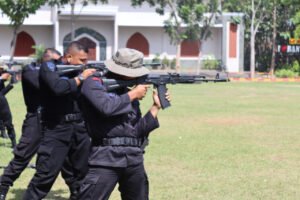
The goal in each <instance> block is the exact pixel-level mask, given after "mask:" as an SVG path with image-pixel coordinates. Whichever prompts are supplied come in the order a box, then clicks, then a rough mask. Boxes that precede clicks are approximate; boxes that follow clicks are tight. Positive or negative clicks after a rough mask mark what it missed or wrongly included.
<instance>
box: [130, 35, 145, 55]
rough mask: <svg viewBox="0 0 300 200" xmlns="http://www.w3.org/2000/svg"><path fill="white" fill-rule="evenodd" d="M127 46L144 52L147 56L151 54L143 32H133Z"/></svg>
mask: <svg viewBox="0 0 300 200" xmlns="http://www.w3.org/2000/svg"><path fill="white" fill-rule="evenodd" d="M126 47H127V48H131V49H136V50H138V51H140V52H142V53H143V54H144V55H145V56H149V43H148V40H147V39H146V38H145V37H144V36H143V35H142V34H141V33H135V34H133V35H132V36H131V37H130V38H129V40H128V41H127V44H126Z"/></svg>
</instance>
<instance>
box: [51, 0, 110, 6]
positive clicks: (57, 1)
mask: <svg viewBox="0 0 300 200" xmlns="http://www.w3.org/2000/svg"><path fill="white" fill-rule="evenodd" d="M47 2H48V3H49V5H51V6H55V5H56V6H63V5H65V4H71V3H76V2H77V0H47ZM80 2H81V3H82V5H83V6H86V5H88V3H93V4H97V3H98V2H101V3H108V0H83V1H80Z"/></svg>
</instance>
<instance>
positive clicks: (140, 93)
mask: <svg viewBox="0 0 300 200" xmlns="http://www.w3.org/2000/svg"><path fill="white" fill-rule="evenodd" d="M149 87H150V86H149V85H137V86H136V87H135V88H133V89H132V90H130V91H129V92H128V96H129V98H130V101H133V100H136V99H138V100H142V99H143V98H144V97H145V96H146V94H147V91H148V88H149Z"/></svg>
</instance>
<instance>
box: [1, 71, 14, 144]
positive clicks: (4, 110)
mask: <svg viewBox="0 0 300 200" xmlns="http://www.w3.org/2000/svg"><path fill="white" fill-rule="evenodd" d="M10 77H11V75H10V73H9V72H8V71H7V70H6V69H5V67H4V66H0V120H1V121H2V123H1V124H2V125H3V126H2V128H1V137H4V138H6V137H7V136H6V133H5V129H6V130H7V134H8V137H9V139H10V140H11V147H12V148H14V147H15V146H16V133H15V129H14V125H13V122H12V114H11V111H10V107H9V104H8V101H7V99H6V97H5V94H7V93H8V92H9V91H10V90H11V89H12V88H13V85H12V83H13V82H10V83H9V84H8V85H7V86H5V84H4V82H6V81H7V80H8V79H9V78H10ZM11 81H13V79H11Z"/></svg>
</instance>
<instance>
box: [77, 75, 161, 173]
mask: <svg viewBox="0 0 300 200" xmlns="http://www.w3.org/2000/svg"><path fill="white" fill-rule="evenodd" d="M81 93H82V97H83V112H84V117H85V121H86V123H87V126H88V131H89V135H90V136H91V138H92V142H93V141H96V142H97V141H100V140H101V139H102V138H114V137H131V138H144V137H147V136H148V134H149V133H150V132H151V131H152V130H154V129H155V128H157V127H158V126H159V124H158V120H157V118H154V117H153V116H152V114H151V113H150V112H148V113H147V114H146V115H145V116H144V117H141V112H140V109H139V102H138V101H133V102H130V99H129V96H128V94H127V93H125V92H123V93H122V94H116V93H108V92H107V91H106V89H105V88H104V86H103V85H102V83H101V80H100V79H99V78H97V77H89V78H88V79H87V80H85V81H84V83H83V86H82V88H81ZM141 162H143V150H142V149H141V148H139V147H131V146H126V147H124V146H94V147H93V148H92V151H91V154H90V157H89V164H90V165H97V166H110V167H127V166H132V165H135V164H139V163H141Z"/></svg>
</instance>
